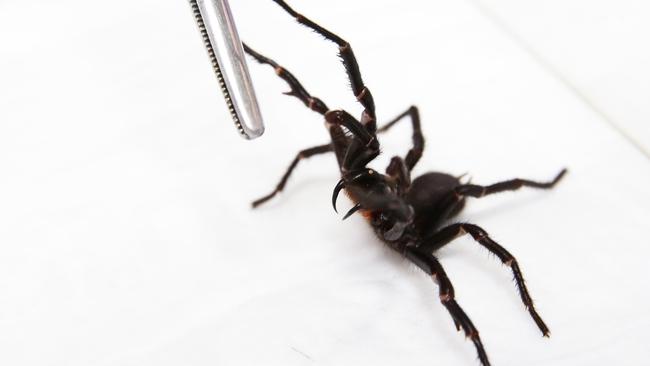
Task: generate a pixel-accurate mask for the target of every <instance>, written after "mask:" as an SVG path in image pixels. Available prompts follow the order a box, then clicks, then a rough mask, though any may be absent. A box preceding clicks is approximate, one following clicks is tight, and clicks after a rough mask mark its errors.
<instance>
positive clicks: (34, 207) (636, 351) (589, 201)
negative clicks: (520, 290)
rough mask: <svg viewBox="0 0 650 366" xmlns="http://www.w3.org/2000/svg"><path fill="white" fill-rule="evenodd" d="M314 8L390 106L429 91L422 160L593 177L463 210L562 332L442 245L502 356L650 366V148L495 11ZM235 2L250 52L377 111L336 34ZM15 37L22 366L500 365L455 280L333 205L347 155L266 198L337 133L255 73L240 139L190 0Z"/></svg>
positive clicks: (492, 262) (15, 260)
mask: <svg viewBox="0 0 650 366" xmlns="http://www.w3.org/2000/svg"><path fill="white" fill-rule="evenodd" d="M154 3H155V4H157V6H158V7H159V10H160V11H159V12H158V13H156V14H151V13H149V12H147V9H148V7H149V5H151V4H154ZM293 4H294V5H295V6H296V7H297V8H299V9H300V10H301V11H303V12H305V13H306V14H308V15H312V16H313V18H314V19H316V20H318V21H319V22H321V23H322V24H324V25H327V26H329V27H330V28H332V29H333V30H335V31H336V32H337V33H340V34H341V35H343V36H344V37H346V38H347V39H348V40H349V41H351V42H352V43H353V47H354V49H355V51H356V53H357V56H358V58H359V62H360V64H361V67H362V71H363V75H364V77H365V80H366V82H367V84H368V85H369V86H370V87H371V88H372V91H373V93H374V95H375V100H376V102H377V105H378V113H379V115H380V117H381V118H382V119H388V118H390V117H392V116H393V115H395V114H397V113H399V112H401V111H402V110H403V109H404V108H406V107H407V106H408V105H409V104H411V103H414V104H417V105H418V106H420V108H421V114H422V118H423V129H424V132H425V136H426V137H427V142H428V144H427V149H426V151H425V154H424V157H423V159H422V160H421V162H420V164H419V166H418V167H417V168H416V173H422V172H425V171H428V170H441V171H447V172H451V173H455V174H461V173H464V172H469V173H470V174H471V175H472V176H473V180H474V181H475V182H478V183H491V182H495V181H498V180H501V179H507V178H511V177H513V176H521V177H527V178H536V179H546V178H550V177H552V176H553V174H555V173H556V172H557V170H558V169H559V168H561V167H563V166H567V167H568V168H569V169H570V174H569V175H568V176H567V177H566V179H565V181H563V182H562V184H561V185H559V186H558V188H557V189H556V190H554V191H551V192H539V191H537V192H536V191H521V192H518V193H516V194H503V195H500V196H495V197H490V198H486V199H484V200H480V201H478V200H476V201H473V202H471V205H470V206H469V207H468V209H467V210H466V211H465V212H464V214H463V216H462V219H463V220H467V221H471V222H474V223H477V224H479V225H481V226H482V227H484V228H485V229H486V230H488V232H490V233H491V234H492V236H493V237H494V238H495V239H496V240H498V241H499V242H500V243H501V244H503V245H504V246H505V247H507V248H509V249H510V250H511V252H513V253H514V254H515V255H516V256H517V257H518V259H519V261H520V264H521V266H522V268H523V271H524V274H525V276H526V278H527V280H528V284H529V287H530V290H531V292H532V294H533V297H534V298H535V299H536V301H537V305H538V307H539V310H540V312H541V314H542V315H543V317H544V318H545V319H546V320H547V322H548V323H549V326H550V327H551V330H552V332H553V334H552V337H551V339H549V340H546V339H542V338H541V337H540V335H539V334H538V331H537V329H536V328H535V326H534V324H533V322H532V320H530V319H529V317H528V316H527V314H526V312H525V311H524V310H523V309H522V306H521V304H520V302H519V299H518V297H517V294H516V290H515V288H514V285H513V283H511V281H510V274H509V273H508V271H507V270H506V268H504V267H503V266H501V265H500V264H499V263H498V261H497V260H496V259H495V258H492V257H490V256H488V255H486V254H485V251H484V250H482V249H480V248H479V247H478V245H476V244H474V243H473V242H472V241H471V240H469V239H467V238H463V239H460V240H458V241H457V242H455V243H454V244H453V245H450V246H449V247H448V248H445V249H444V250H442V251H441V252H440V258H441V261H442V262H443V264H444V265H445V266H446V268H447V271H448V273H449V275H450V277H451V279H452V281H453V282H454V284H455V287H456V292H457V295H458V296H457V297H458V300H459V302H460V304H461V305H462V306H463V307H464V308H465V310H466V311H467V313H468V314H469V315H470V317H471V318H472V320H473V321H474V323H475V324H476V325H477V327H478V328H479V330H480V331H481V335H482V338H483V341H484V343H485V346H486V348H487V351H488V353H489V356H490V357H491V360H492V362H493V364H494V365H522V364H523V365H572V366H575V365H609V364H617V365H639V364H642V363H643V362H645V360H646V359H647V356H648V351H647V347H646V345H645V339H646V333H647V332H646V329H647V327H648V326H650V316H648V314H647V311H646V309H647V308H648V307H649V306H650V298H648V295H647V293H648V291H647V290H648V287H649V286H648V281H647V274H646V270H647V263H648V259H647V258H648V252H649V250H648V239H647V238H648V236H647V224H648V217H650V192H649V191H648V188H647V187H648V183H650V169H649V164H648V160H647V158H646V157H644V156H643V155H642V154H641V153H640V152H639V151H638V150H637V149H636V148H635V147H634V146H632V145H631V144H630V143H629V142H628V141H626V140H625V139H623V138H622V137H621V136H620V135H619V134H617V133H616V132H615V131H614V130H613V129H612V128H611V127H610V125H608V124H607V123H604V122H603V121H602V119H601V116H600V115H598V114H596V113H594V111H593V109H591V108H589V106H587V105H585V104H584V103H583V101H582V100H580V99H579V98H577V97H576V95H575V93H573V92H572V91H570V90H568V89H567V88H566V86H565V85H564V84H562V83H561V82H559V81H558V80H557V79H556V78H554V77H552V75H549V73H548V71H547V70H546V69H544V68H543V67H541V66H540V65H539V63H537V62H536V60H535V59H534V58H532V57H531V56H530V54H529V53H527V52H526V51H525V50H522V49H521V48H520V46H519V45H518V44H517V42H514V41H513V40H512V39H511V38H509V37H508V36H507V35H505V34H504V33H503V32H502V31H501V30H500V29H499V28H497V27H495V26H494V23H493V22H492V21H491V20H490V19H488V18H486V17H485V15H484V14H483V13H481V12H480V11H478V10H477V8H476V7H474V6H473V5H472V3H464V2H448V1H433V2H429V3H427V5H423V4H421V3H420V2H416V1H406V2H401V3H400V4H399V7H398V6H396V5H395V4H394V3H393V2H389V1H378V2H376V4H374V5H373V6H372V7H371V8H366V7H364V6H362V5H361V4H352V5H351V4H348V3H347V2H344V1H342V0H336V1H329V2H327V4H326V3H324V2H309V3H304V4H303V2H300V1H297V0H296V1H294V2H293ZM233 11H235V12H236V14H237V15H238V18H239V19H241V20H240V23H241V24H240V29H241V33H242V36H243V38H244V39H245V40H247V42H249V43H250V45H251V46H252V47H255V48H257V49H258V50H259V51H260V52H263V53H265V54H268V55H270V56H272V57H274V58H275V59H277V61H279V62H281V63H282V64H283V65H285V66H287V68H289V69H290V70H292V71H293V72H295V74H296V75H298V76H299V77H300V79H301V80H302V81H303V83H304V85H305V86H306V87H307V88H308V89H309V90H310V91H311V92H312V93H313V94H315V95H317V96H320V97H322V98H323V99H324V100H325V101H326V102H327V103H328V105H329V106H330V107H332V108H335V107H337V106H342V107H345V108H348V109H349V110H350V111H351V112H354V113H358V112H359V108H358V106H357V105H356V104H355V103H354V100H353V97H352V96H351V95H350V92H349V91H348V89H347V81H346V80H345V77H344V73H343V70H342V67H341V65H340V63H339V62H338V61H337V59H336V57H335V55H334V53H335V47H334V46H333V45H331V44H328V43H327V42H324V41H322V40H321V39H320V38H319V37H318V36H315V35H313V34H311V33H310V32H309V31H307V30H305V29H303V28H301V27H300V26H298V25H296V24H294V23H293V22H292V21H291V20H290V19H288V18H287V17H286V16H285V15H284V14H283V13H282V12H281V11H280V10H279V9H277V7H276V6H274V5H273V4H271V3H270V2H268V1H265V2H256V3H255V4H254V6H253V4H252V3H250V2H249V3H237V4H233ZM28 15H29V16H32V17H33V18H32V19H31V20H32V21H33V22H34V23H30V22H28V19H29V18H28V17H27V16H28ZM34 24H38V26H34ZM0 44H2V45H3V51H2V52H3V57H2V58H0V80H2V87H1V88H0V103H2V104H1V105H0V171H1V172H2V180H1V181H0V202H2V205H0V222H1V223H2V224H1V225H0V348H1V349H0V364H3V365H39V366H40V365H139V366H140V365H157V366H159V365H181V364H182V365H249V364H264V365H308V364H324V365H359V364H374V365H394V364H397V363H398V362H400V363H406V364H409V365H430V364H433V363H436V364H441V365H473V364H477V361H476V359H475V357H476V356H475V352H474V349H473V347H472V345H471V342H468V341H465V340H464V339H463V337H462V335H460V334H457V333H456V332H455V330H454V328H453V324H452V322H451V320H450V318H449V315H448V314H447V313H446V312H445V310H444V308H443V307H442V306H441V305H440V304H439V302H438V300H437V296H436V288H435V286H434V284H433V283H432V282H431V280H430V279H428V278H426V276H424V275H423V274H421V273H419V272H418V271H417V270H415V269H413V267H412V266H410V265H408V264H407V263H406V262H404V261H402V260H401V259H399V258H398V257H397V256H395V255H393V254H392V253H390V252H389V251H388V250H387V249H385V248H383V247H382V245H381V244H380V243H379V242H378V240H377V239H376V238H374V237H373V234H372V233H371V231H370V229H369V228H368V227H367V226H365V224H364V222H363V221H362V220H361V219H360V218H358V217H354V218H352V219H350V220H348V221H346V222H344V223H342V222H340V218H341V216H337V215H335V214H334V213H333V211H332V209H331V206H330V203H329V198H330V194H331V189H332V187H333V186H334V184H335V182H336V181H337V174H336V166H335V162H334V159H333V158H332V157H331V156H330V157H318V158H314V159H313V160H312V161H309V162H305V163H304V164H301V165H300V166H299V168H298V170H297V171H296V173H295V176H294V177H293V179H292V180H291V181H290V183H289V185H288V187H287V191H286V193H285V194H284V195H282V196H281V197H280V198H278V199H276V200H275V201H273V202H272V203H270V204H269V205H268V206H266V207H264V208H262V209H260V210H259V211H252V210H250V209H249V206H248V203H249V202H250V201H251V200H252V199H253V198H256V197H257V196H259V195H261V194H264V193H267V191H268V190H269V189H270V188H272V186H273V185H274V184H275V183H276V182H277V179H279V177H280V175H281V174H282V172H283V171H284V169H285V168H286V166H287V164H288V163H289V162H290V160H291V159H292V158H293V156H294V154H295V153H296V152H297V151H298V150H299V149H301V148H304V147H308V146H312V145H315V144H319V143H322V142H325V141H327V134H326V133H325V131H324V129H323V127H322V123H321V121H320V119H319V116H318V115H316V114H314V113H313V112H310V111H308V110H305V109H304V107H302V106H301V105H300V104H299V103H298V102H297V101H295V100H293V99H290V98H287V97H285V96H282V95H281V94H280V91H284V90H286V88H287V87H286V86H285V85H284V84H283V83H282V81H280V80H278V79H277V78H276V77H275V75H274V74H273V73H272V70H270V69H269V68H268V67H262V66H258V65H254V66H252V72H253V76H254V79H255V82H256V85H257V89H258V93H259V95H260V99H261V102H262V108H263V112H264V114H265V119H266V121H267V134H266V135H265V136H264V137H263V138H262V139H261V140H256V141H254V142H246V141H244V140H242V139H241V138H240V137H238V136H237V133H236V131H235V129H234V127H233V126H232V124H231V122H230V120H229V116H228V114H227V111H226V108H225V106H224V103H223V101H222V100H221V99H220V98H221V96H220V94H219V91H218V89H217V87H216V80H215V78H214V76H213V75H212V71H211V69H210V67H209V63H208V61H207V58H206V56H205V51H204V50H203V48H202V45H201V40H200V38H199V36H198V34H197V30H196V29H195V25H194V24H193V20H192V18H191V12H190V9H189V5H188V4H186V3H185V2H184V1H177V2H162V3H160V2H154V1H143V2H131V1H125V0H123V1H115V2H109V3H88V2H82V1H78V0H68V1H59V2H57V3H56V4H54V3H52V2H45V1H31V2H21V1H5V2H3V3H1V4H0ZM409 134H410V130H409V128H408V125H407V124H404V125H403V126H400V127H399V128H398V129H396V130H395V132H392V133H391V134H390V135H389V136H386V138H385V139H384V140H383V141H382V143H383V147H384V151H385V154H384V155H383V156H382V157H381V159H380V160H379V161H378V162H377V163H376V164H374V166H376V167H378V168H379V167H383V166H384V165H385V163H386V162H387V160H388V159H389V158H390V157H391V156H392V155H393V154H397V153H400V154H403V153H404V152H405V151H406V149H407V143H408V141H409V140H410V139H409ZM341 206H343V200H342V201H341Z"/></svg>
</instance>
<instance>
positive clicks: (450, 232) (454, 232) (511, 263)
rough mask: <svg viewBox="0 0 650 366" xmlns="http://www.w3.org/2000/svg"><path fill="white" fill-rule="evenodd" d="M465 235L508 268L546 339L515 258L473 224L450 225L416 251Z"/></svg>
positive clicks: (544, 326) (434, 247) (430, 248)
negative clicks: (469, 236) (468, 235)
mask: <svg viewBox="0 0 650 366" xmlns="http://www.w3.org/2000/svg"><path fill="white" fill-rule="evenodd" d="M465 234H470V235H471V236H472V238H474V240H476V241H477V242H478V243H479V244H480V245H482V246H483V247H485V248H486V249H487V250H489V251H490V252H491V253H493V254H494V255H496V256H497V257H498V258H499V259H500V260H501V262H503V264H505V265H506V266H508V267H510V269H511V270H512V273H513V275H514V277H515V282H516V284H517V289H518V290H519V296H520V297H521V301H522V302H523V303H524V306H525V307H526V309H527V310H528V313H530V316H531V317H532V318H533V320H534V321H535V324H537V327H538V328H539V330H540V331H541V332H542V334H543V335H544V337H548V336H549V334H550V332H549V329H548V327H547V326H546V324H545V323H544V321H543V320H542V317H541V316H539V314H538V313H537V310H535V306H534V305H533V299H532V298H531V297H530V294H529V293H528V288H526V283H525V281H524V276H523V274H522V273H521V269H520V268H519V264H518V263H517V259H515V257H514V256H513V255H512V254H510V252H508V251H507V250H506V249H505V248H504V247H502V246H501V245H499V244H498V243H497V242H495V241H494V240H492V239H491V238H490V237H489V236H488V234H487V232H485V230H483V229H482V228H480V227H479V226H476V225H473V224H452V225H449V226H446V227H444V228H442V229H440V230H439V231H438V232H437V233H436V234H434V235H433V236H431V237H429V238H428V239H427V241H426V242H425V243H424V244H422V245H420V246H419V247H418V249H420V250H422V251H424V252H427V253H431V252H433V251H436V250H438V249H440V248H442V247H443V246H445V245H447V244H449V243H450V242H451V241H453V240H454V239H456V238H458V237H459V236H462V235H465Z"/></svg>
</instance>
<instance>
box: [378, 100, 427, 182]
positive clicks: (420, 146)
mask: <svg viewBox="0 0 650 366" xmlns="http://www.w3.org/2000/svg"><path fill="white" fill-rule="evenodd" d="M407 116H408V117H410V119H411V125H412V126H413V147H412V148H411V149H410V150H409V152H408V153H407V154H406V158H404V160H405V162H406V166H407V167H408V170H409V171H411V170H413V167H415V164H417V163H418V161H419V160H420V158H421V157H422V152H423V151H424V135H423V134H422V128H421V126H420V113H419V111H418V107H416V106H414V105H413V106H411V107H409V109H407V110H406V111H404V112H403V113H402V114H400V115H399V116H397V117H395V118H394V119H393V120H391V121H390V122H388V123H386V124H385V125H384V126H382V127H380V128H379V129H378V130H377V132H379V133H381V132H386V131H388V130H389V129H390V128H391V127H393V126H394V125H395V124H396V123H397V122H399V121H401V120H402V119H404V117H407Z"/></svg>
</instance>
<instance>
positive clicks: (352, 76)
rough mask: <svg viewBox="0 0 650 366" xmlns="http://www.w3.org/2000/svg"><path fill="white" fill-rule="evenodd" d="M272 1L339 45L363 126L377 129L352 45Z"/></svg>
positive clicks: (370, 101) (369, 94) (370, 100)
mask: <svg viewBox="0 0 650 366" xmlns="http://www.w3.org/2000/svg"><path fill="white" fill-rule="evenodd" d="M273 1H274V2H275V3H277V4H278V5H280V7H282V9H284V10H285V11H286V12H287V13H289V14H290V15H291V16H292V17H294V18H295V19H296V21H297V22H298V23H300V24H302V25H305V26H307V27H308V28H311V29H312V30H313V31H314V32H316V33H318V34H320V35H321V36H323V37H325V38H326V39H327V40H329V41H332V42H334V43H336V44H337V45H338V46H339V56H340V57H341V59H342V60H343V66H344V67H345V71H346V72H347V74H348V79H349V80H350V85H351V86H352V91H353V93H354V95H355V97H356V98H357V101H359V103H360V104H361V106H363V108H364V112H363V116H364V118H362V123H363V124H364V126H366V128H367V129H368V131H371V132H373V133H374V132H375V131H376V129H377V122H376V117H375V102H374V100H373V98H372V94H371V93H370V89H368V88H367V87H366V85H365V84H364V83H363V79H362V78H361V72H360V71H359V64H358V63H357V59H356V57H355V56H354V52H352V47H351V46H350V44H349V43H348V42H347V41H345V40H344V39H342V38H341V37H339V36H337V35H336V34H334V33H332V32H330V31H329V30H327V29H325V28H323V27H321V26H320V25H318V24H316V23H315V22H313V21H312V20H311V19H309V18H307V17H305V16H304V15H302V14H300V13H298V12H296V11H295V10H293V9H292V8H291V7H290V6H289V5H287V3H286V2H284V1H282V0H273Z"/></svg>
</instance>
